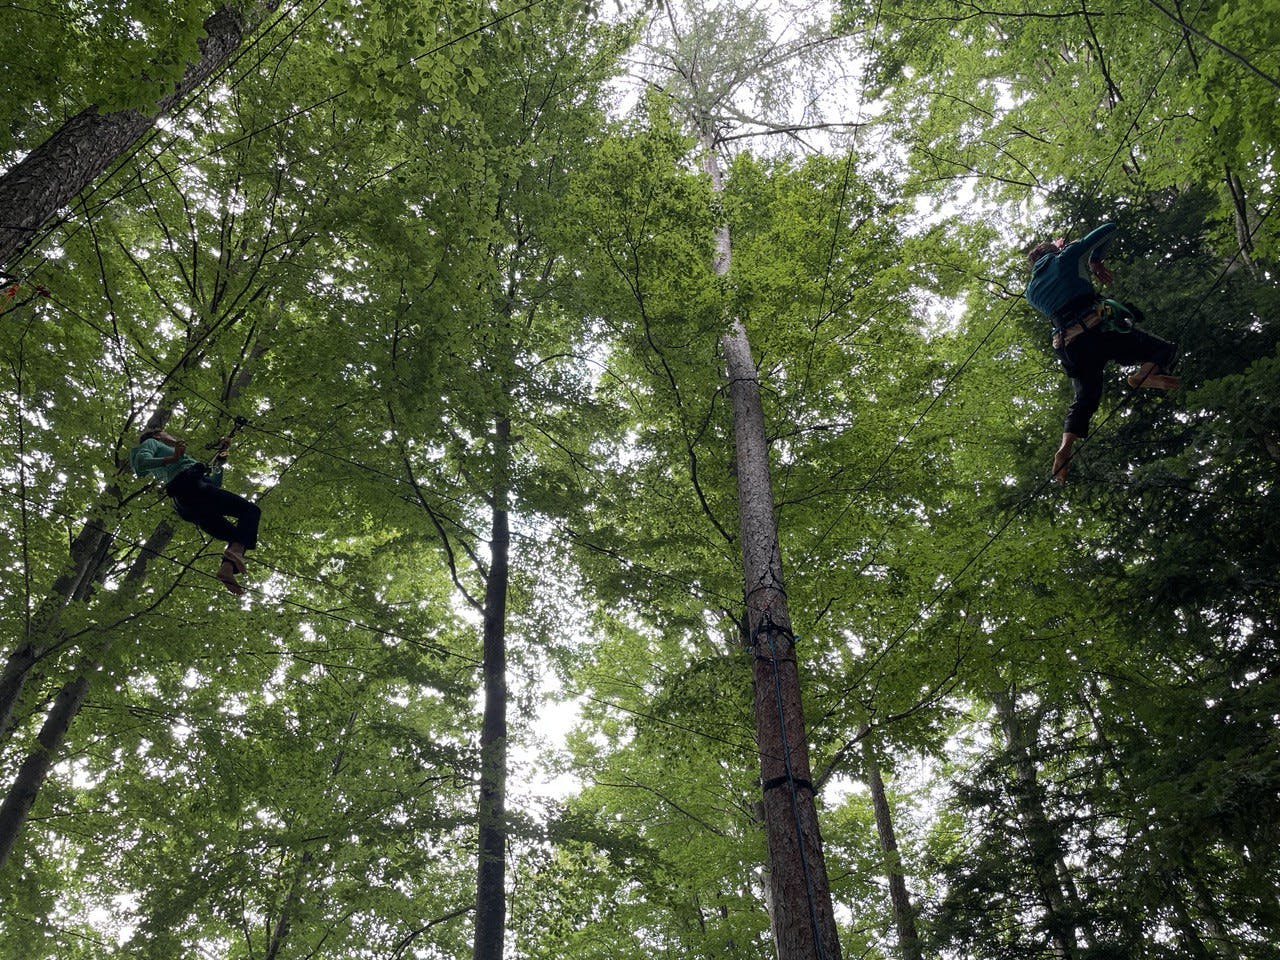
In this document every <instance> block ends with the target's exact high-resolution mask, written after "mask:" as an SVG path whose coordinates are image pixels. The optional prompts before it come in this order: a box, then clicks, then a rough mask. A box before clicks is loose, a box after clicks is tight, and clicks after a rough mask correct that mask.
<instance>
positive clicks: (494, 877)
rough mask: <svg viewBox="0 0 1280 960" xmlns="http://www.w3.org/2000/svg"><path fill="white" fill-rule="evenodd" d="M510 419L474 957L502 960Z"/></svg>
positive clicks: (502, 465) (492, 543) (504, 433)
mask: <svg viewBox="0 0 1280 960" xmlns="http://www.w3.org/2000/svg"><path fill="white" fill-rule="evenodd" d="M510 438H511V422H510V420H507V419H505V418H503V419H501V420H499V421H498V424H497V441H496V443H495V448H496V449H495V456H496V457H497V458H498V471H497V479H496V481H495V483H494V496H493V527H492V534H491V536H490V539H489V552H490V560H489V575H488V578H487V580H486V582H485V592H484V721H483V724H482V726H481V729H480V804H479V815H478V834H479V862H478V864H477V868H476V935H475V944H474V949H473V953H472V956H473V957H474V960H502V952H503V950H502V948H503V940H504V938H505V931H506V920H507V897H506V868H507V860H506V852H507V851H506V848H507V822H506V817H507V811H506V793H507V647H506V642H507V641H506V618H507V579H508V568H507V559H508V557H507V555H508V550H509V545H510V532H509V530H508V526H507V483H508V481H507V469H506V468H507V460H508V457H509V455H510V454H509V446H508V445H509V443H510Z"/></svg>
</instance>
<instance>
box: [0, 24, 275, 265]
mask: <svg viewBox="0 0 1280 960" xmlns="http://www.w3.org/2000/svg"><path fill="white" fill-rule="evenodd" d="M279 5H280V0H264V2H261V3H258V4H257V5H255V6H254V7H252V8H251V9H250V11H249V12H248V13H242V12H241V11H240V10H238V9H236V8H235V7H233V6H231V5H226V6H221V7H219V8H218V9H217V10H216V11H215V12H214V13H213V14H212V15H211V16H210V17H209V19H207V20H206V21H205V22H204V27H205V36H204V38H203V39H202V40H201V41H200V59H199V60H197V61H196V62H195V63H192V64H190V65H188V67H187V69H186V71H185V72H184V73H183V75H182V78H181V79H180V80H179V81H178V83H177V84H176V85H175V86H174V89H173V91H172V92H171V93H169V94H168V95H167V96H165V97H164V98H162V99H161V100H160V101H159V102H158V103H157V104H156V105H155V108H154V109H153V110H151V111H150V112H144V111H142V110H117V111H113V112H111V113H100V112H99V111H98V108H97V107H96V106H91V107H89V108H88V109H86V110H83V111H81V112H80V113H78V114H76V115H75V116H74V117H72V118H71V119H70V120H68V121H67V122H66V123H64V124H63V125H62V126H61V127H60V128H59V129H58V130H57V131H56V132H55V133H54V134H53V135H52V136H51V137H49V139H47V140H46V141H45V142H44V143H42V144H40V145H39V146H38V147H36V148H35V149H34V150H32V151H31V152H30V153H29V154H27V156H26V157H24V158H23V159H22V160H21V161H20V162H19V163H17V164H15V165H14V166H13V167H12V168H11V169H9V170H8V171H7V172H6V173H5V174H4V176H3V177H0V210H3V211H4V218H3V219H4V222H3V224H0V266H3V265H6V264H9V263H11V262H12V261H13V260H15V259H16V258H17V257H18V256H20V255H21V253H22V252H23V251H24V250H25V249H26V248H27V247H28V246H30V245H31V244H32V243H33V242H34V241H35V239H36V238H37V236H38V234H39V231H40V228H41V227H42V226H43V225H44V224H45V223H47V222H48V221H49V220H50V219H51V218H52V217H53V216H54V215H55V214H56V213H57V212H58V211H59V210H61V209H62V208H63V207H65V206H66V205H67V204H68V203H69V202H70V201H71V199H72V198H73V197H75V196H76V195H77V194H78V193H80V192H81V191H82V190H84V189H85V188H86V187H88V186H89V185H90V184H92V183H93V181H94V180H95V179H97V177H98V176H99V175H100V174H101V173H102V172H103V171H104V170H106V169H107V167H108V166H110V165H111V164H112V163H113V162H114V161H115V160H116V159H117V158H119V157H120V156H121V155H122V154H123V153H124V152H125V151H126V150H128V149H129V148H130V147H131V146H132V145H133V144H134V143H136V142H137V140H138V138H139V137H141V136H142V135H143V134H144V133H146V132H147V130H149V129H151V127H152V126H153V125H154V124H155V122H156V120H157V119H158V118H159V117H162V116H164V115H165V114H166V113H168V112H170V111H171V110H173V109H174V108H175V107H176V106H177V105H179V104H180V103H181V102H182V100H183V99H184V98H185V97H186V96H187V94H189V93H190V92H191V91H192V90H194V89H195V88H196V87H197V86H199V85H200V84H201V83H202V82H203V81H204V80H206V79H207V78H208V77H209V76H211V75H212V74H213V73H214V71H216V70H217V69H218V68H219V67H221V66H222V65H223V64H224V63H226V61H227V59H228V58H229V57H230V56H231V54H232V53H233V52H234V51H235V50H236V48H238V47H239V46H240V44H241V43H242V42H243V41H244V38H245V36H247V35H248V34H249V33H251V32H252V31H253V30H254V29H255V28H256V27H257V26H258V25H259V24H260V23H261V22H262V21H263V20H264V19H265V18H266V17H267V15H268V14H269V13H271V12H272V11H273V10H275V8H276V7H278V6H279Z"/></svg>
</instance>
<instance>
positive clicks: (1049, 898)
mask: <svg viewBox="0 0 1280 960" xmlns="http://www.w3.org/2000/svg"><path fill="white" fill-rule="evenodd" d="M991 700H992V703H993V704H994V705H995V708H996V716H997V717H998V718H999V720H1000V726H1001V728H1002V729H1003V730H1004V734H1005V741H1006V743H1007V746H1008V749H1009V753H1010V754H1011V756H1012V757H1013V773H1014V788H1013V794H1014V802H1015V804H1016V806H1017V810H1018V818H1019V820H1021V822H1022V829H1023V833H1024V835H1025V836H1026V839H1027V855H1028V858H1029V859H1030V862H1031V869H1032V872H1033V874H1034V876H1035V878H1036V886H1037V887H1038V892H1039V895H1040V902H1041V903H1042V904H1043V906H1044V912H1045V927H1046V928H1047V929H1048V931H1049V936H1050V939H1051V940H1052V941H1053V954H1054V956H1056V957H1062V958H1064V960H1071V958H1073V957H1076V956H1078V955H1079V953H1080V946H1079V941H1078V939H1077V927H1076V921H1075V919H1074V915H1075V914H1076V913H1077V911H1076V910H1075V909H1074V905H1075V904H1076V903H1077V901H1078V898H1077V896H1076V894H1075V887H1074V884H1073V883H1072V881H1071V877H1070V872H1069V869H1068V868H1067V866H1066V863H1065V861H1064V860H1063V857H1062V849H1061V846H1062V845H1061V842H1060V840H1059V838H1058V836H1057V833H1056V832H1055V830H1054V827H1053V825H1052V824H1051V823H1050V822H1049V818H1048V817H1047V816H1046V815H1045V812H1044V799H1043V797H1042V795H1041V791H1040V784H1039V783H1038V782H1037V780H1036V767H1035V763H1034V762H1033V760H1032V758H1031V736H1030V735H1029V734H1028V732H1027V729H1026V725H1025V724H1024V723H1023V722H1022V719H1021V717H1019V716H1018V713H1017V707H1016V705H1015V703H1014V695H1013V693H1011V692H1010V691H1008V690H993V691H992V694H991Z"/></svg>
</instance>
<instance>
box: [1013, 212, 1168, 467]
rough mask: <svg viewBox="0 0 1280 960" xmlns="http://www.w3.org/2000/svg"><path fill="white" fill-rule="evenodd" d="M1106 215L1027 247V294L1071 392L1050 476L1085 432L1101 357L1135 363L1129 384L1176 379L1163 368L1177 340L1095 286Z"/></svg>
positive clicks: (1106, 279)
mask: <svg viewBox="0 0 1280 960" xmlns="http://www.w3.org/2000/svg"><path fill="white" fill-rule="evenodd" d="M1115 231H1116V225H1115V224H1114V223H1104V224H1103V225H1102V226H1100V227H1098V228H1097V229H1096V230H1094V231H1093V232H1092V233H1090V234H1089V235H1088V236H1086V237H1084V238H1083V239H1081V240H1076V241H1075V242H1074V243H1067V242H1066V240H1064V239H1058V240H1048V241H1045V242H1044V243H1040V244H1037V245H1036V246H1035V247H1033V248H1031V250H1029V251H1028V252H1027V266H1029V267H1030V268H1031V279H1030V281H1028V283H1027V291H1026V297H1027V300H1028V302H1029V303H1030V304H1031V305H1032V306H1033V307H1035V308H1036V309H1037V310H1039V311H1040V312H1041V313H1043V314H1044V315H1045V316H1046V317H1048V318H1049V322H1050V323H1051V324H1052V325H1053V350H1054V352H1055V353H1056V354H1057V355H1058V359H1059V360H1060V361H1061V363H1062V368H1063V370H1065V371H1066V374H1067V376H1068V377H1070V378H1071V385H1072V387H1073V388H1074V389H1075V399H1074V400H1073V401H1072V403H1071V407H1070V409H1068V410H1067V417H1066V421H1065V423H1064V424H1063V428H1062V443H1061V445H1060V446H1059V447H1058V452H1057V453H1056V454H1055V455H1054V458H1053V478H1054V479H1055V480H1056V481H1058V482H1059V483H1062V482H1064V481H1065V480H1066V477H1067V470H1068V468H1069V466H1070V464H1071V448H1072V447H1073V446H1074V445H1075V443H1076V441H1077V440H1079V439H1081V438H1082V437H1087V436H1088V435H1089V421H1090V420H1091V419H1092V418H1093V415H1094V413H1096V412H1097V409H1098V404H1099V403H1101V402H1102V389H1103V386H1104V384H1105V381H1104V380H1103V376H1102V374H1103V369H1104V368H1105V367H1106V365H1107V363H1108V361H1115V362H1117V363H1119V364H1121V365H1123V366H1138V368H1139V369H1138V370H1137V372H1135V373H1134V374H1132V375H1131V376H1130V377H1129V385H1130V386H1133V387H1152V388H1155V389H1157V390H1174V389H1177V388H1178V386H1180V381H1179V380H1178V378H1177V377H1175V376H1171V375H1170V374H1169V372H1168V371H1169V370H1170V368H1171V367H1172V366H1173V361H1174V359H1175V358H1176V357H1177V355H1178V347H1177V344H1174V343H1169V342H1168V341H1167V340H1161V339H1160V338H1159V337H1156V336H1153V335H1152V334H1150V333H1147V332H1146V331H1144V330H1141V329H1139V328H1138V327H1137V326H1136V325H1135V321H1141V320H1142V319H1143V317H1142V311H1140V310H1139V309H1138V308H1137V307H1134V306H1132V305H1131V304H1126V303H1121V302H1120V301H1119V300H1109V299H1106V298H1104V297H1103V296H1102V295H1101V294H1099V293H1098V291H1097V290H1096V289H1094V286H1093V280H1092V279H1091V278H1090V274H1092V275H1093V277H1096V278H1097V279H1098V280H1099V281H1100V282H1101V283H1104V284H1109V283H1111V279H1112V278H1111V271H1110V270H1108V269H1107V268H1106V266H1105V265H1104V264H1103V262H1102V255H1103V253H1104V252H1105V251H1106V249H1107V246H1108V244H1110V243H1111V237H1112V235H1113V234H1114V233H1115Z"/></svg>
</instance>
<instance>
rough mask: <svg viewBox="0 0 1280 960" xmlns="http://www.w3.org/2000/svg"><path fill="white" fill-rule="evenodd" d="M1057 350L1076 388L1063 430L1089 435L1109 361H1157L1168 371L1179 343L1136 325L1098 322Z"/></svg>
mask: <svg viewBox="0 0 1280 960" xmlns="http://www.w3.org/2000/svg"><path fill="white" fill-rule="evenodd" d="M1056 353H1057V354H1058V359H1059V360H1061V361H1062V369H1063V370H1065V371H1066V372H1067V376H1069V377H1070V378H1071V385H1072V386H1073V387H1074V388H1075V391H1076V396H1075V399H1074V400H1073V401H1072V402H1071V407H1070V408H1069V409H1068V410H1067V419H1066V422H1065V423H1064V424H1063V432H1065V433H1072V434H1075V435H1076V436H1077V437H1087V436H1088V435H1089V421H1090V420H1091V419H1092V418H1093V415H1094V414H1095V413H1096V412H1097V410H1098V404H1100V403H1101V402H1102V388H1103V385H1104V383H1105V381H1104V380H1103V377H1102V373H1103V369H1104V368H1105V367H1106V365H1107V361H1109V360H1114V361H1115V362H1116V363H1119V364H1120V365H1121V366H1133V365H1136V364H1140V363H1155V364H1158V365H1159V367H1160V369H1161V370H1163V371H1168V370H1170V369H1171V368H1172V367H1173V361H1174V360H1175V359H1176V358H1177V356H1178V345H1177V344H1176V343H1170V342H1169V341H1168V340H1161V339H1160V338H1159V337H1157V336H1154V335H1152V334H1150V333H1147V332H1146V331H1145V330H1139V329H1138V328H1137V327H1130V328H1129V329H1128V330H1112V329H1106V328H1105V327H1102V326H1099V327H1094V328H1093V329H1092V330H1086V331H1085V332H1084V333H1082V334H1081V335H1080V336H1078V337H1076V339H1074V340H1072V341H1071V343H1069V344H1067V346H1065V347H1063V348H1061V349H1060V350H1057V351H1056Z"/></svg>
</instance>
